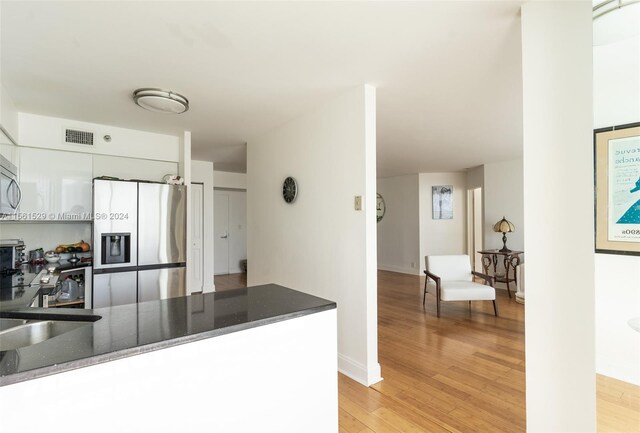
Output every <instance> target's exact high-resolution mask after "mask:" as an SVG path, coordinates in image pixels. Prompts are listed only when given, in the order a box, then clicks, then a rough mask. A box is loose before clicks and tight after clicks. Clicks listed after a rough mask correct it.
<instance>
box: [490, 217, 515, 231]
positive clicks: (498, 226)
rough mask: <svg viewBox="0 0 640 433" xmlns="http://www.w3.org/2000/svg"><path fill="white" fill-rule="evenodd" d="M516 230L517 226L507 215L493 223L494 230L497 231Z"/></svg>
mask: <svg viewBox="0 0 640 433" xmlns="http://www.w3.org/2000/svg"><path fill="white" fill-rule="evenodd" d="M515 230H516V227H515V226H514V225H513V223H512V222H511V221H508V220H507V219H506V218H505V217H502V219H501V220H500V221H498V222H497V223H495V224H494V225H493V231H494V232H496V233H511V232H513V231H515Z"/></svg>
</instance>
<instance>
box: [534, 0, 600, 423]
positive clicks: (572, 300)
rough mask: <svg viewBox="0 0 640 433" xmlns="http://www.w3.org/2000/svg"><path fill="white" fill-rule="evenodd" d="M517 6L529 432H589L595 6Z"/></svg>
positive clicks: (592, 412)
mask: <svg viewBox="0 0 640 433" xmlns="http://www.w3.org/2000/svg"><path fill="white" fill-rule="evenodd" d="M521 12H522V61H523V68H522V71H523V161H524V221H525V224H526V231H525V233H524V242H525V244H526V246H527V250H526V254H527V269H528V270H529V271H528V272H527V273H526V277H525V280H526V287H527V302H526V304H525V313H526V314H525V315H526V320H525V332H526V336H527V338H526V344H525V349H526V363H527V372H526V373H527V374H526V393H527V431H529V432H592V431H595V430H596V393H595V345H594V276H593V272H592V271H591V270H592V269H593V256H594V254H593V248H594V245H593V189H592V185H593V148H592V146H591V144H590V143H591V141H592V134H593V133H592V127H593V122H592V118H593V106H592V104H593V101H592V81H591V77H592V47H591V40H592V11H591V2H559V1H558V2H529V3H525V4H524V5H523V6H522V11H521ZM556 218H560V219H561V220H563V221H569V222H570V223H569V226H570V230H567V227H568V226H567V225H566V224H556V222H555V221H556ZM567 248H569V250H568V251H567Z"/></svg>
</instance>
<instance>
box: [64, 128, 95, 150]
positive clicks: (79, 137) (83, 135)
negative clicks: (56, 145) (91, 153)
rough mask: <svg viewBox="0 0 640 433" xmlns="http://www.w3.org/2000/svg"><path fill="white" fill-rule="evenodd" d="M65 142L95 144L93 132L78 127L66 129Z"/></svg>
mask: <svg viewBox="0 0 640 433" xmlns="http://www.w3.org/2000/svg"><path fill="white" fill-rule="evenodd" d="M64 142H65V143H70V144H86V145H88V146H93V132H88V131H79V130H77V129H68V128H67V129H65V130H64Z"/></svg>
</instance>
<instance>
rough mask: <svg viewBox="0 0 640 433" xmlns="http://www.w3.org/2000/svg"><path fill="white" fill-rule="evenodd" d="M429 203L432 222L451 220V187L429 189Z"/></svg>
mask: <svg viewBox="0 0 640 433" xmlns="http://www.w3.org/2000/svg"><path fill="white" fill-rule="evenodd" d="M431 202H432V209H433V214H432V215H433V216H432V217H433V219H434V220H450V219H453V186H452V185H438V186H432V187H431Z"/></svg>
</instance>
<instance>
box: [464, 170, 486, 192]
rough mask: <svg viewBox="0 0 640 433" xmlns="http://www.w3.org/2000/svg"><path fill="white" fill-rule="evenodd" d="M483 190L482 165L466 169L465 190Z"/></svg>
mask: <svg viewBox="0 0 640 433" xmlns="http://www.w3.org/2000/svg"><path fill="white" fill-rule="evenodd" d="M476 188H484V165H480V166H478V167H473V168H469V169H467V189H476Z"/></svg>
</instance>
